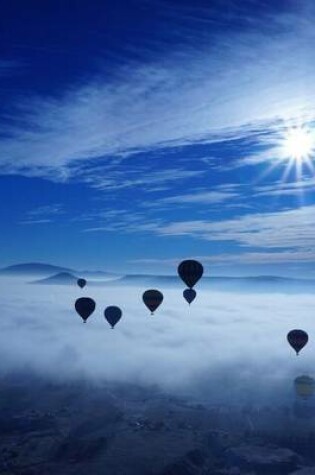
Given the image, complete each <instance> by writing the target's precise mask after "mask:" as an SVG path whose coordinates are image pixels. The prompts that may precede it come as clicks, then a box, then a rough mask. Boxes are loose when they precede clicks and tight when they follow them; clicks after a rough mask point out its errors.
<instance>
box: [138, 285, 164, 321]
mask: <svg viewBox="0 0 315 475" xmlns="http://www.w3.org/2000/svg"><path fill="white" fill-rule="evenodd" d="M163 298H164V297H163V294H162V292H160V291H159V290H155V289H150V290H146V291H145V292H144V294H143V295H142V300H143V302H144V304H145V305H146V306H147V307H148V309H149V310H150V311H151V314H152V315H153V312H154V311H155V310H156V309H157V308H158V307H159V306H160V305H161V303H162V302H163Z"/></svg>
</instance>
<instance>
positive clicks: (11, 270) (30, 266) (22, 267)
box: [0, 262, 73, 276]
mask: <svg viewBox="0 0 315 475" xmlns="http://www.w3.org/2000/svg"><path fill="white" fill-rule="evenodd" d="M60 272H69V273H71V272H73V271H72V269H68V268H66V267H59V266H54V265H51V264H41V263H37V262H32V263H27V264H17V265H13V266H9V267H5V268H4V269H0V275H16V276H18V275H21V276H22V275H38V276H40V275H42V276H49V275H53V274H56V273H60Z"/></svg>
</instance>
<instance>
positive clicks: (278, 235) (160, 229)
mask: <svg viewBox="0 0 315 475" xmlns="http://www.w3.org/2000/svg"><path fill="white" fill-rule="evenodd" d="M314 229H315V206H314V205H313V206H304V207H301V208H298V209H293V210H287V211H277V212H272V213H253V214H247V215H244V216H239V217H237V218H234V219H228V220H221V221H216V222H208V221H202V220H198V221H178V222H173V223H170V224H166V225H162V226H159V225H157V226H156V228H155V230H156V232H157V233H158V234H161V235H165V236H179V235H189V236H195V237H199V238H201V239H205V240H209V241H233V242H236V243H238V244H239V245H241V246H250V247H254V248H270V249H272V248H292V247H293V248H302V249H303V248H304V249H305V248H312V247H313V244H314Z"/></svg>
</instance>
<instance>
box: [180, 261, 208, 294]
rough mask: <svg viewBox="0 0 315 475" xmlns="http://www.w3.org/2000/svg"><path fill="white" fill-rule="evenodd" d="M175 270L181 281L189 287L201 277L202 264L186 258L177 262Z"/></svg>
mask: <svg viewBox="0 0 315 475" xmlns="http://www.w3.org/2000/svg"><path fill="white" fill-rule="evenodd" d="M177 272H178V275H179V277H180V278H181V279H182V281H183V282H185V284H186V285H187V287H189V288H190V289H191V288H192V287H194V285H196V283H197V282H198V280H199V279H200V278H201V277H202V274H203V266H202V264H200V262H198V261H194V260H187V261H183V262H181V263H180V264H179V266H178V269H177Z"/></svg>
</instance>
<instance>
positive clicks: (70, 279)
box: [0, 263, 315, 293]
mask: <svg viewBox="0 0 315 475" xmlns="http://www.w3.org/2000/svg"><path fill="white" fill-rule="evenodd" d="M0 275H2V276H5V275H10V276H37V277H38V278H40V277H41V278H42V279H40V280H36V281H35V282H34V283H39V284H51V285H55V284H71V285H72V284H73V283H74V282H75V281H76V280H77V279H78V277H84V278H86V279H87V280H88V282H89V285H93V286H117V285H132V286H137V287H153V288H154V287H157V288H159V287H161V288H163V287H164V288H168V287H176V288H180V289H184V288H185V285H184V283H183V282H182V281H181V280H180V279H179V278H178V276H177V273H176V272H174V274H173V275H150V274H129V275H122V276H121V275H119V274H114V273H111V272H107V271H104V272H103V271H89V270H85V271H74V270H72V269H67V268H63V267H58V266H54V265H50V264H40V263H29V264H17V265H13V266H9V267H6V268H4V269H2V270H0ZM198 289H200V290H202V289H213V290H227V291H238V292H248V291H252V292H282V293H283V292H284V293H286V292H287V293H290V292H295V293H296V292H301V293H304V292H307V293H309V292H313V291H314V290H315V281H314V280H307V279H294V278H286V277H279V276H272V275H260V276H249V277H229V276H223V277H216V276H213V277H212V276H204V277H203V278H202V279H201V280H200V281H199V282H198V283H197V285H196V290H198Z"/></svg>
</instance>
